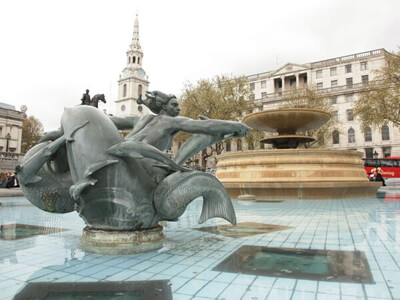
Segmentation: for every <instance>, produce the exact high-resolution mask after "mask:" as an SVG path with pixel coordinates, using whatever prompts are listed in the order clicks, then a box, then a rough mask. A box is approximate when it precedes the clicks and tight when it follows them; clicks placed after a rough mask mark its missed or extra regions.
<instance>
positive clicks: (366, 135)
mask: <svg viewBox="0 0 400 300" xmlns="http://www.w3.org/2000/svg"><path fill="white" fill-rule="evenodd" d="M364 140H365V141H366V142H371V141H372V130H371V127H366V128H365V129H364Z"/></svg>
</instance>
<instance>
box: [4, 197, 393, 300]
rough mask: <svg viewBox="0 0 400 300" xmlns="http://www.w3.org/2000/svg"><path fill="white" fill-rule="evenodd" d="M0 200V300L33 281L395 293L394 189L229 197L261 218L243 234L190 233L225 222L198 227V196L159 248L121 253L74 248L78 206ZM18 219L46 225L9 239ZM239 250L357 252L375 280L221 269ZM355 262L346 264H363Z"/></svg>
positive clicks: (250, 292)
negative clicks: (48, 207)
mask: <svg viewBox="0 0 400 300" xmlns="http://www.w3.org/2000/svg"><path fill="white" fill-rule="evenodd" d="M0 201H1V203H2V205H1V206H0V222H1V225H2V236H1V237H2V239H0V245H1V247H0V249H1V251H0V299H4V300H6V299H12V298H13V297H14V295H15V294H17V293H19V291H20V290H21V289H22V288H24V287H25V286H26V285H27V283H29V282H99V281H101V282H105V281H117V282H120V281H124V282H126V281H152V280H167V281H168V284H169V286H170V287H171V290H172V293H173V299H174V300H186V299H193V300H200V299H203V300H206V299H226V300H235V299H248V300H257V299H291V300H297V299H305V300H306V299H312V300H316V299H318V300H319V299H323V300H327V299H335V300H336V299H342V300H353V299H371V300H372V299H400V267H399V266H400V202H399V201H400V199H399V198H398V197H397V194H396V193H395V192H392V193H391V194H388V195H387V196H386V198H370V199H351V200H348V199H347V200H296V201H282V202H265V203H263V202H243V201H236V200H234V207H235V210H236V214H237V219H238V223H241V224H242V223H244V224H254V223H258V224H264V225H262V226H261V225H260V226H259V227H258V229H257V230H255V231H254V232H251V228H250V229H249V228H247V227H246V228H244V229H243V228H242V230H244V231H246V230H247V231H248V234H243V232H241V233H240V234H237V235H235V234H234V233H233V234H232V233H228V234H219V233H218V231H215V230H212V229H209V228H206V229H205V230H196V229H198V228H203V227H212V226H215V225H225V224H228V223H227V222H225V221H224V220H221V219H211V220H208V221H207V222H206V223H204V224H201V225H199V224H197V220H198V217H199V216H200V213H201V207H202V200H201V199H197V200H195V201H194V202H193V203H192V204H191V205H190V206H189V207H188V209H187V210H186V212H185V214H184V215H183V216H182V217H181V218H180V219H179V221H178V222H176V223H174V222H168V223H167V225H166V227H165V230H164V231H165V235H166V241H165V243H164V247H163V248H162V249H160V250H158V251H153V252H148V253H142V254H135V255H122V256H112V255H97V254H90V253H85V252H84V251H82V250H80V247H79V238H80V236H81V234H82V229H83V228H84V226H85V224H84V222H83V221H82V219H81V218H80V217H79V216H78V214H77V213H75V212H72V213H68V214H51V213H46V212H43V211H41V210H39V209H38V208H36V207H34V206H32V205H31V204H30V203H29V202H28V201H27V200H26V199H25V198H24V197H2V198H1V199H0ZM16 224H24V225H35V226H41V227H44V228H45V229H44V230H43V231H41V232H37V233H36V234H35V235H33V236H30V237H25V236H22V237H20V238H18V236H15V235H14V236H13V235H12V234H11V235H7V234H6V232H5V229H6V228H8V227H9V226H11V227H12V226H13V225H14V228H16V227H15V226H16ZM265 224H267V225H268V226H267V225H265ZM272 225H277V226H276V227H275V226H272ZM46 228H47V229H46ZM223 228H224V227H223ZM260 230H261V232H260ZM263 230H265V231H263ZM14 238H15V239H14ZM243 246H246V247H247V246H262V247H261V248H263V247H273V248H285V249H286V248H288V249H292V250H293V249H314V250H329V251H348V252H351V253H353V252H354V251H355V252H354V253H360V252H361V253H363V255H365V258H366V261H367V264H366V265H367V267H369V270H368V272H370V274H371V275H372V283H365V282H364V283H363V282H362V283H358V282H354V281H353V282H350V281H351V280H350V281H349V280H345V281H335V277H333V276H328V277H325V278H324V279H323V280H316V279H310V278H307V276H305V277H304V278H301V276H300V278H299V276H297V278H296V276H293V274H290V273H291V271H288V270H279V271H281V272H276V275H277V276H274V273H272V274H269V275H268V276H266V275H260V272H259V273H255V274H251V270H252V269H251V268H250V269H249V270H250V271H247V272H234V271H232V270H231V271H221V270H220V268H218V267H217V266H219V264H220V263H221V262H222V261H224V260H226V259H227V258H228V257H230V255H232V254H233V253H239V252H236V251H237V250H238V249H243ZM259 248H260V247H259ZM302 251H303V250H302ZM358 251H360V252H358ZM299 252H300V251H299ZM355 260H356V259H355V258H354V259H353V262H351V263H355V264H358V265H359V264H360V262H359V261H355ZM239 267H241V266H239ZM258 267H259V266H257V265H255V266H253V269H254V270H256V269H258ZM260 267H262V266H260ZM216 269H218V270H216ZM285 272H286V274H287V275H288V276H285ZM282 274H283V275H282ZM354 278H355V277H354Z"/></svg>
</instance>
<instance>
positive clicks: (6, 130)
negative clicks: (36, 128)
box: [0, 103, 25, 172]
mask: <svg viewBox="0 0 400 300" xmlns="http://www.w3.org/2000/svg"><path fill="white" fill-rule="evenodd" d="M24 119H25V113H24V112H21V111H18V110H16V109H15V106H13V105H10V104H6V103H0V171H2V172H5V171H13V170H14V168H15V165H16V164H17V163H18V162H19V161H21V160H22V158H23V155H22V154H21V143H22V124H23V121H24Z"/></svg>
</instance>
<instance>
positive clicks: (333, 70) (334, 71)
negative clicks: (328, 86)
mask: <svg viewBox="0 0 400 300" xmlns="http://www.w3.org/2000/svg"><path fill="white" fill-rule="evenodd" d="M336 74H337V73H336V67H333V68H331V76H335V75H336Z"/></svg>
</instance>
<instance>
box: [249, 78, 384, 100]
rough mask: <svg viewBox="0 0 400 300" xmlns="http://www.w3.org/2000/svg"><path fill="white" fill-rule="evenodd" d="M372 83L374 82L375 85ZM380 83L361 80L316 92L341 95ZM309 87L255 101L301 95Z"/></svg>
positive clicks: (266, 96)
mask: <svg viewBox="0 0 400 300" xmlns="http://www.w3.org/2000/svg"><path fill="white" fill-rule="evenodd" d="M371 83H374V84H373V85H372V84H371ZM377 84H379V82H378V81H373V82H361V83H353V84H349V85H341V86H335V87H330V88H325V89H317V90H315V92H317V93H320V94H321V95H322V96H325V97H327V96H336V95H341V94H351V93H358V92H364V91H367V90H370V89H371V87H373V86H376V85H377ZM306 90H307V88H302V89H298V91H297V92H296V89H292V90H288V91H283V92H282V91H279V92H276V93H269V94H266V95H264V97H261V98H258V99H255V101H262V102H265V101H278V100H283V99H287V98H290V97H293V96H294V95H296V94H297V93H298V94H299V95H301V93H302V91H306Z"/></svg>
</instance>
